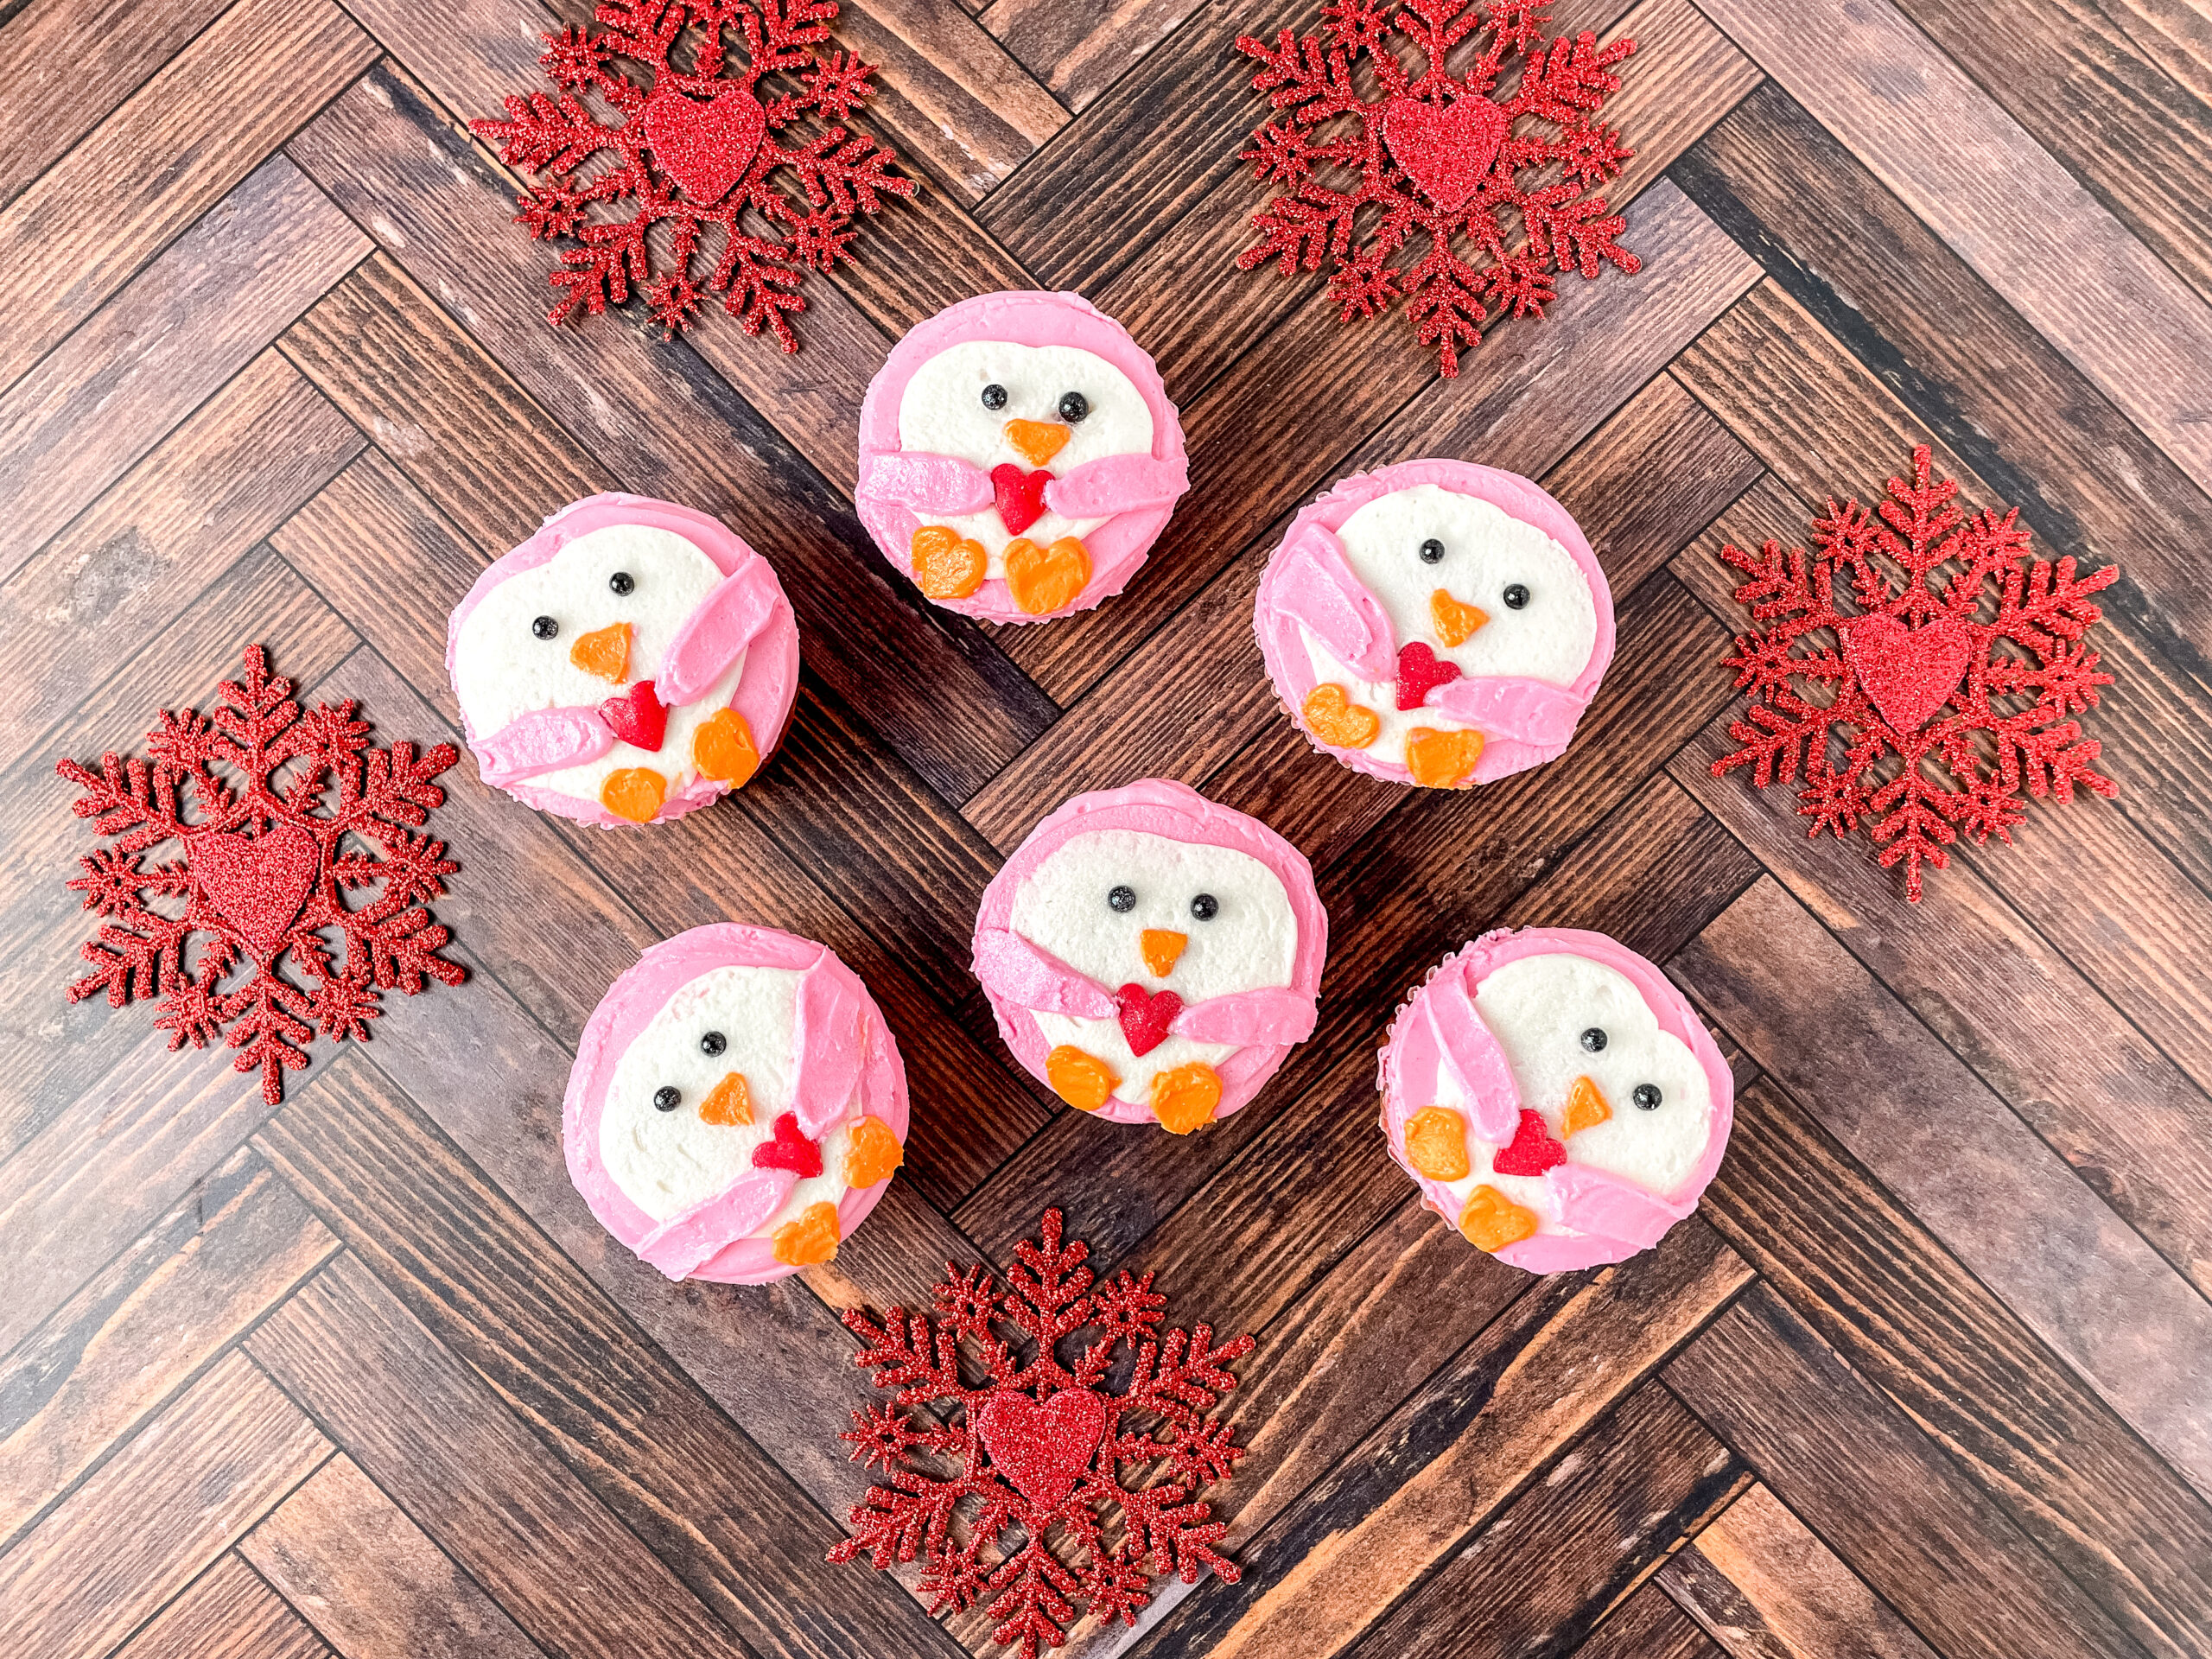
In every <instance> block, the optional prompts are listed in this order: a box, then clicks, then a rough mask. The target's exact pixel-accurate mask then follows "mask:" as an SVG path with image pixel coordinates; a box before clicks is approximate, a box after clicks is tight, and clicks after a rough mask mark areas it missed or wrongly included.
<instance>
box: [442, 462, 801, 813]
mask: <svg viewBox="0 0 2212 1659" xmlns="http://www.w3.org/2000/svg"><path fill="white" fill-rule="evenodd" d="M446 673H447V676H448V677H449V678H450V679H451V680H452V681H453V689H454V696H455V697H456V698H458V699H459V700H460V702H461V721H462V724H463V727H464V728H465V729H466V731H467V737H468V747H469V748H470V749H471V750H472V751H474V753H475V756H476V763H477V765H478V766H479V767H480V768H481V770H482V772H483V774H484V781H485V782H486V783H487V784H490V785H493V787H495V788H498V789H504V790H505V791H507V793H508V794H510V795H512V796H513V797H514V798H516V799H517V800H518V801H521V802H523V803H524V804H526V805H530V806H534V807H537V808H538V809H540V810H543V811H546V812H557V813H558V814H560V816H561V817H564V818H574V819H575V820H576V822H577V823H590V824H598V825H601V826H603V827H611V826H613V825H616V824H622V823H663V822H665V821H666V820H668V819H670V818H677V817H683V814H685V813H686V812H689V811H690V810H691V809H692V808H693V807H695V806H703V805H705V804H707V803H708V802H709V801H711V800H713V799H714V798H715V797H716V796H718V795H720V794H721V793H722V792H723V791H726V790H731V789H735V788H737V787H739V786H740V785H742V784H743V783H744V782H745V781H746V780H747V779H748V778H750V777H752V776H753V772H756V771H757V770H759V768H760V763H761V761H762V760H764V759H766V756H767V754H768V753H769V752H770V751H771V750H772V749H773V748H774V747H776V740H777V739H778V738H779V737H781V736H782V735H783V731H784V721H785V720H787V719H788V718H790V715H791V698H792V697H793V696H795V695H796V694H797V692H798V624H797V623H796V622H795V621H794V620H792V618H791V604H790V602H789V601H786V600H785V597H784V589H783V585H782V584H781V583H780V582H778V581H777V580H776V573H775V571H774V570H773V569H771V568H770V567H769V564H768V562H767V561H766V559H764V558H762V557H761V556H760V555H759V554H758V553H755V552H754V551H753V550H752V549H751V548H749V547H747V545H746V544H745V543H744V542H743V541H741V539H740V538H739V537H737V536H736V535H735V534H734V533H733V532H732V531H730V530H729V528H728V526H727V525H725V524H723V523H722V522H721V520H720V519H718V518H709V516H708V515H707V514H705V513H703V512H693V511H692V510H691V509H690V508H689V507H678V506H672V505H670V504H669V503H668V502H665V501H652V500H648V499H646V498H645V497H644V496H638V495H594V496H593V497H591V498H590V499H588V500H584V501H579V502H577V503H575V505H573V506H568V507H563V509H562V510H561V511H560V512H556V513H555V514H554V515H553V516H552V517H551V518H548V519H547V520H546V521H545V523H544V525H543V527H542V528H541V529H540V530H539V531H538V532H537V534H536V535H535V536H533V537H531V538H530V539H529V540H528V541H526V542H524V543H523V544H522V545H521V546H520V547H518V548H516V549H515V550H513V551H512V553H509V554H507V555H506V556H505V557H503V558H501V559H499V561H498V562H497V563H494V564H493V565H492V566H491V567H490V568H489V569H486V571H485V572H484V574H483V575H480V576H479V577H477V579H476V585H475V586H474V588H470V589H469V590H468V596H467V598H466V599H464V600H462V601H461V604H460V606H459V607H457V608H456V609H455V610H454V613H453V620H452V621H451V622H450V623H449V624H448V626H447V629H446Z"/></svg>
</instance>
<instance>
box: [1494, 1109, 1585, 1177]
mask: <svg viewBox="0 0 2212 1659" xmlns="http://www.w3.org/2000/svg"><path fill="white" fill-rule="evenodd" d="M1566 1161H1567V1148H1566V1147H1564V1146H1562V1145H1560V1142H1558V1141H1554V1140H1553V1139H1552V1132H1551V1128H1550V1127H1549V1126H1548V1124H1546V1123H1545V1122H1544V1116H1543V1114H1542V1113H1541V1112H1532V1111H1529V1110H1528V1109H1526V1108H1523V1109H1522V1113H1521V1125H1520V1127H1519V1128H1516V1129H1515V1130H1514V1131H1513V1139H1512V1140H1511V1141H1508V1142H1507V1143H1506V1144H1505V1145H1504V1146H1502V1147H1499V1148H1498V1149H1497V1156H1496V1157H1495V1158H1492V1159H1491V1160H1490V1166H1491V1169H1492V1170H1494V1171H1495V1172H1496V1173H1498V1174H1500V1175H1541V1174H1542V1173H1544V1172H1545V1171H1546V1170H1548V1169H1556V1168H1557V1167H1558V1166H1560V1165H1561V1164H1563V1163H1565V1162H1566Z"/></svg>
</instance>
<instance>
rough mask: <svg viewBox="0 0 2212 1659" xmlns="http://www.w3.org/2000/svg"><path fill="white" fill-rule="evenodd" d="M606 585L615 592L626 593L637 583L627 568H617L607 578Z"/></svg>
mask: <svg viewBox="0 0 2212 1659" xmlns="http://www.w3.org/2000/svg"><path fill="white" fill-rule="evenodd" d="M637 585H638V579H637V578H636V577H635V576H633V575H631V574H630V573H629V572H628V571H627V570H617V571H616V572H615V573H614V574H613V575H611V576H609V577H608V578H607V586H608V587H610V588H613V590H614V591H615V592H616V593H618V594H624V595H627V594H629V592H630V590H631V589H632V588H635V587H636V586H637Z"/></svg>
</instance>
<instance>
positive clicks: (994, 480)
mask: <svg viewBox="0 0 2212 1659" xmlns="http://www.w3.org/2000/svg"><path fill="white" fill-rule="evenodd" d="M1051 482H1052V474H1050V473H1048V472H1046V471H1045V470H1044V469H1043V468H1042V467H1039V469H1038V470H1037V471H1035V472H1033V473H1025V472H1023V471H1022V470H1021V468H1020V467H1017V466H1015V465H1014V463H1013V462H1012V461H1001V462H1000V463H999V464H998V465H997V466H995V467H992V468H991V488H992V489H993V490H995V492H997V494H998V505H999V523H1001V524H1004V525H1005V526H1006V533H1007V535H1009V536H1019V535H1020V534H1021V532H1022V531H1025V530H1027V529H1028V528H1029V526H1030V525H1032V524H1035V523H1036V522H1037V521H1038V520H1039V518H1043V517H1044V516H1045V486H1046V485H1047V484H1049V483H1051Z"/></svg>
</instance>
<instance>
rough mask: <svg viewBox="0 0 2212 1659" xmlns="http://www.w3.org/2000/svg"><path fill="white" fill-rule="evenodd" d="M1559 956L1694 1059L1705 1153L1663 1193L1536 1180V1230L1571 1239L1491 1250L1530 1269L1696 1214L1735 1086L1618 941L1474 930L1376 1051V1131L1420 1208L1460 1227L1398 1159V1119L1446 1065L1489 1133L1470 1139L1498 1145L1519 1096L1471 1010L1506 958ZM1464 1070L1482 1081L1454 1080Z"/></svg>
mask: <svg viewBox="0 0 2212 1659" xmlns="http://www.w3.org/2000/svg"><path fill="white" fill-rule="evenodd" d="M1560 954H1564V955H1568V956H1577V957H1587V958H1589V959H1590V960H1591V961H1592V962H1596V963H1601V964H1603V965H1604V966H1605V967H1607V968H1611V969H1616V970H1617V971H1618V972H1620V973H1622V974H1624V975H1625V976H1627V977H1628V980H1629V982H1630V983H1631V984H1633V985H1634V986H1635V987H1636V988H1637V990H1638V991H1639V992H1641V993H1642V994H1643V1000H1644V1001H1645V1002H1646V1003H1647V1004H1649V1007H1650V1008H1651V1011H1652V1013H1653V1014H1656V1016H1657V1017H1658V1020H1659V1029H1660V1030H1662V1031H1663V1032H1666V1033H1669V1034H1670V1035H1672V1036H1674V1037H1676V1038H1679V1039H1681V1041H1683V1042H1684V1043H1687V1044H1688V1046H1689V1047H1690V1050H1691V1052H1693V1053H1694V1054H1695V1055H1696V1056H1697V1059H1698V1064H1699V1065H1700V1066H1702V1067H1703V1068H1704V1069H1705V1077H1706V1083H1707V1086H1708V1087H1709V1088H1710V1089H1711V1090H1712V1094H1713V1116H1712V1120H1711V1123H1710V1126H1709V1133H1708V1135H1707V1141H1706V1147H1705V1152H1704V1154H1703V1155H1702V1156H1701V1157H1700V1159H1699V1160H1698V1162H1697V1166H1696V1167H1695V1168H1694V1169H1693V1170H1692V1171H1691V1172H1690V1174H1689V1177H1688V1179H1686V1180H1685V1181H1684V1182H1683V1183H1682V1184H1681V1186H1680V1187H1678V1188H1676V1189H1675V1191H1674V1192H1665V1193H1652V1192H1646V1191H1645V1190H1644V1189H1643V1188H1642V1187H1640V1186H1637V1185H1632V1184H1631V1183H1630V1182H1628V1181H1624V1180H1623V1179H1621V1178H1620V1177H1618V1176H1617V1175H1611V1174H1608V1173H1605V1171H1603V1170H1596V1169H1588V1168H1584V1167H1582V1166H1578V1165H1575V1164H1573V1163H1567V1164H1561V1165H1559V1166H1556V1167H1554V1168H1553V1169H1550V1170H1548V1171H1547V1172H1546V1173H1545V1174H1544V1176H1543V1178H1542V1179H1543V1180H1544V1182H1545V1184H1546V1185H1548V1187H1549V1188H1550V1189H1551V1196H1550V1202H1549V1205H1548V1208H1549V1210H1550V1211H1551V1213H1550V1214H1548V1215H1547V1216H1545V1217H1544V1223H1545V1224H1546V1225H1547V1226H1555V1225H1565V1226H1567V1227H1572V1228H1573V1229H1574V1230H1575V1234H1576V1235H1577V1236H1569V1235H1567V1234H1563V1233H1556V1232H1539V1233H1537V1234H1535V1236H1532V1237H1529V1238H1524V1239H1522V1240H1521V1241H1520V1242H1519V1243H1516V1244H1509V1245H1508V1246H1506V1248H1505V1249H1502V1250H1500V1251H1498V1252H1497V1255H1498V1259H1499V1260H1500V1261H1503V1262H1511V1263H1512V1264H1513V1265H1514V1266H1515V1267H1516V1268H1526V1269H1527V1270H1528V1271H1529V1272H1530V1273H1564V1272H1569V1271H1572V1270H1573V1269H1576V1268H1589V1267H1596V1266H1598V1265H1599V1264H1600V1263H1602V1262H1619V1261H1623V1260H1625V1259H1626V1258H1627V1257H1629V1256H1631V1255H1635V1254H1636V1253H1637V1251H1639V1250H1648V1249H1650V1248H1651V1247H1652V1246H1653V1245H1654V1244H1656V1243H1658V1242H1659V1240H1660V1238H1661V1237H1662V1236H1663V1235H1664V1234H1665V1232H1666V1231H1667V1230H1668V1229H1669V1227H1671V1226H1673V1225H1674V1224H1675V1223H1676V1222H1677V1221H1680V1220H1681V1218H1682V1217H1685V1216H1687V1215H1688V1214H1689V1213H1690V1211H1693V1210H1694V1209H1696V1208H1697V1201H1698V1198H1699V1197H1700V1194H1702V1193H1703V1192H1704V1191H1705V1189H1706V1187H1707V1185H1709V1184H1710V1183H1711V1181H1712V1179H1713V1173H1714V1172H1715V1171H1716V1170H1718V1169H1719V1167H1720V1159H1721V1155H1722V1154H1724V1153H1726V1151H1727V1149H1728V1132H1729V1130H1730V1128H1731V1127H1732V1125H1733V1124H1734V1122H1735V1118H1736V1080H1735V1078H1734V1077H1732V1075H1731V1074H1730V1072H1729V1071H1728V1063H1727V1062H1726V1060H1725V1059H1723V1058H1721V1054H1720V1050H1719V1047H1718V1046H1716V1045H1715V1044H1714V1042H1713V1036H1712V1033H1709V1032H1707V1030H1706V1028H1705V1025H1704V1022H1703V1021H1701V1020H1699V1018H1698V1017H1697V1014H1696V1012H1695V1011H1694V1009H1693V1008H1692V1007H1690V1005H1689V1002H1688V999H1686V998H1685V997H1684V996H1683V995H1682V994H1681V992H1680V991H1678V990H1676V989H1675V986H1674V983H1673V982H1672V981H1670V980H1669V978H1668V977H1667V976H1666V975H1664V974H1663V973H1662V972H1660V971H1659V969H1658V968H1657V967H1656V965H1655V964H1654V963H1650V962H1649V961H1647V960H1646V959H1645V958H1643V957H1640V956H1638V955H1637V953H1636V952H1635V951H1633V950H1630V949H1629V948H1628V947H1627V946H1626V945H1624V944H1621V943H1620V942H1619V941H1618V940H1617V939H1611V938H1607V937H1606V936H1605V934H1603V933H1591V932H1587V931H1583V930H1582V929H1580V928H1567V927H1529V928H1523V929H1522V930H1521V931H1519V932H1517V933H1516V932H1510V931H1503V930H1501V931H1497V932H1495V933H1485V934H1484V935H1483V937H1482V938H1479V939H1477V940H1475V941H1473V942H1472V943H1471V944H1467V945H1465V947H1463V948H1462V949H1461V950H1459V951H1458V952H1456V953H1455V954H1453V955H1452V956H1449V957H1446V958H1445V959H1444V960H1443V961H1442V962H1441V963H1439V964H1438V965H1437V967H1436V968H1435V969H1433V971H1432V972H1431V973H1430V974H1429V976H1428V978H1427V981H1426V982H1424V983H1423V984H1422V986H1421V988H1420V989H1419V990H1418V991H1416V992H1414V995H1412V996H1411V997H1410V998H1409V999H1408V1001H1406V1002H1405V1004H1404V1005H1403V1006H1402V1007H1400V1008H1399V1010H1398V1012H1397V1015H1396V1017H1395V1019H1394V1020H1392V1021H1391V1024H1390V1033H1389V1041H1388V1042H1387V1043H1386V1044H1385V1045H1384V1046H1383V1050H1382V1054H1381V1058H1382V1076H1381V1084H1382V1090H1383V1135H1384V1136H1385V1137H1386V1138H1387V1139H1388V1140H1389V1143H1390V1155H1391V1156H1392V1157H1393V1158H1395V1159H1396V1160H1398V1162H1399V1164H1400V1165H1401V1166H1403V1167H1404V1169H1405V1171H1406V1173H1408V1175H1411V1176H1412V1177H1413V1178H1414V1182H1415V1184H1416V1185H1419V1186H1420V1188H1421V1195H1422V1201H1423V1203H1425V1204H1426V1205H1427V1207H1428V1208H1429V1209H1431V1210H1433V1211H1435V1212H1436V1213H1437V1214H1438V1215H1440V1216H1441V1217H1444V1219H1445V1220H1446V1222H1447V1223H1448V1224H1451V1225H1452V1226H1455V1227H1456V1226H1457V1225H1458V1224H1459V1206H1458V1202H1457V1200H1455V1199H1454V1198H1452V1194H1451V1192H1450V1190H1449V1188H1448V1187H1447V1185H1446V1183H1444V1182H1442V1181H1439V1180H1434V1179H1431V1178H1430V1177H1428V1176H1426V1175H1423V1174H1422V1173H1421V1172H1420V1171H1419V1170H1417V1169H1415V1168H1414V1166H1413V1165H1412V1164H1411V1163H1410V1162H1408V1160H1407V1158H1406V1123H1407V1122H1408V1120H1409V1119H1410V1118H1411V1117H1412V1116H1413V1115H1414V1113H1415V1112H1418V1111H1420V1110H1421V1109H1422V1108H1423V1107H1424V1106H1432V1105H1433V1104H1435V1099H1434V1096H1433V1094H1431V1093H1430V1092H1429V1090H1427V1088H1426V1087H1424V1086H1423V1085H1424V1084H1426V1083H1427V1080H1428V1079H1429V1078H1430V1077H1433V1075H1434V1071H1435V1069H1436V1067H1437V1066H1438V1065H1440V1064H1450V1065H1454V1066H1455V1068H1456V1069H1457V1070H1459V1071H1460V1073H1461V1075H1462V1077H1465V1074H1466V1072H1467V1071H1468V1070H1469V1069H1470V1068H1472V1069H1474V1070H1477V1071H1479V1072H1480V1074H1481V1075H1480V1076H1479V1077H1465V1082H1466V1084H1467V1085H1468V1088H1469V1092H1470V1099H1469V1106H1470V1109H1471V1112H1472V1113H1473V1115H1474V1116H1475V1118H1476V1120H1477V1122H1478V1125H1480V1124H1481V1123H1483V1122H1484V1121H1487V1122H1489V1123H1490V1125H1491V1130H1490V1132H1489V1133H1484V1134H1482V1135H1481V1138H1482V1139H1484V1140H1485V1141H1490V1142H1491V1143H1492V1144H1497V1143H1499V1142H1501V1141H1503V1140H1504V1139H1505V1138H1507V1135H1510V1128H1509V1129H1508V1130H1507V1131H1506V1132H1505V1133H1504V1134H1500V1133H1498V1132H1497V1126H1498V1125H1501V1124H1503V1125H1511V1124H1514V1123H1516V1122H1518V1121H1519V1117H1520V1111H1521V1099H1520V1096H1519V1093H1518V1091H1517V1090H1516V1089H1515V1087H1514V1084H1513V1074H1512V1071H1511V1070H1510V1067H1508V1066H1507V1065H1506V1064H1505V1060H1504V1057H1503V1053H1502V1052H1499V1050H1498V1047H1497V1039H1495V1038H1493V1037H1492V1036H1491V1034H1490V1033H1489V1031H1488V1030H1487V1029H1486V1028H1485V1027H1484V1026H1483V1023H1482V1020H1481V1018H1480V1016H1479V1015H1478V1014H1476V1013H1475V1011H1474V1006H1473V999H1474V994H1475V991H1476V988H1478V986H1480V985H1481V983H1482V982H1483V981H1484V979H1486V978H1488V977H1489V976H1491V974H1492V973H1493V972H1495V971H1496V970H1497V969H1500V968H1503V966H1504V965H1505V964H1506V963H1509V962H1514V961H1517V960H1519V959H1520V958H1521V957H1535V956H1551V955H1560ZM1447 1051H1448V1058H1447V1053H1446V1052H1447ZM1501 1079H1502V1081H1501ZM1501 1091H1503V1093H1502V1094H1501Z"/></svg>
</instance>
